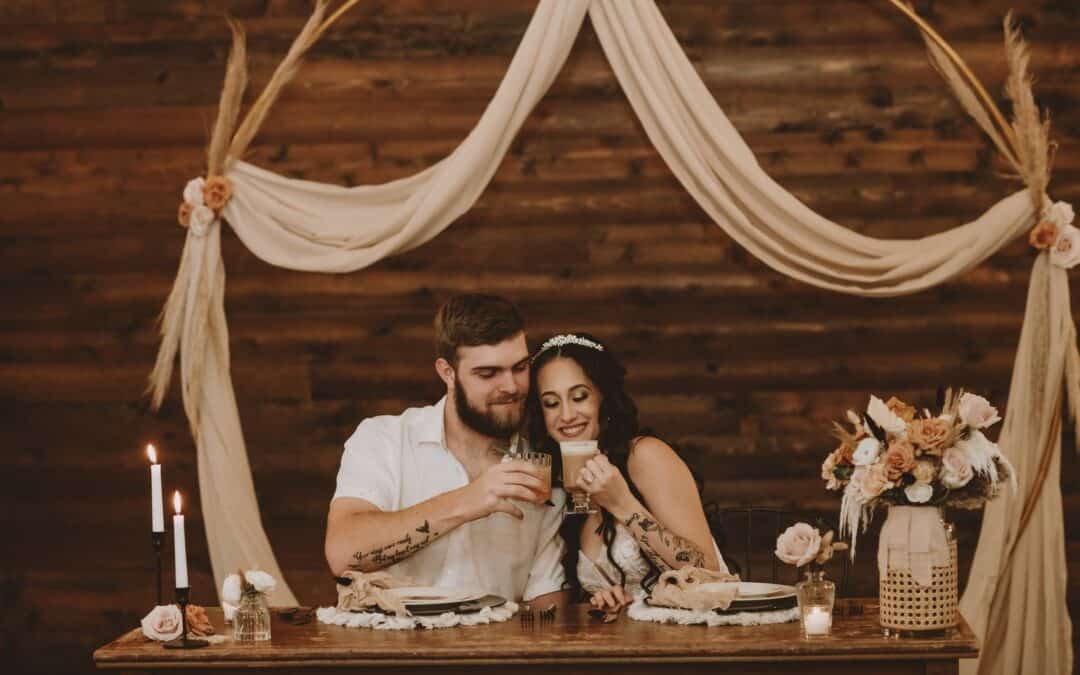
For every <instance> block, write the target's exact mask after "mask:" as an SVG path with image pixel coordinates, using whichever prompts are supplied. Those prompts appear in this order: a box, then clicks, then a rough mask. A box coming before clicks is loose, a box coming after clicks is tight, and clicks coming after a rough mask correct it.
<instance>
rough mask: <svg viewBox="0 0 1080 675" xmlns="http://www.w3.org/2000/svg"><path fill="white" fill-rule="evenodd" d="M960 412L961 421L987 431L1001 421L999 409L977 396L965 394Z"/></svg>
mask: <svg viewBox="0 0 1080 675" xmlns="http://www.w3.org/2000/svg"><path fill="white" fill-rule="evenodd" d="M958 412H959V413H960V421H962V422H963V423H964V424H966V425H968V426H969V427H975V428H976V429H985V428H986V427H989V426H993V425H994V424H996V423H997V422H999V421H1001V417H1000V416H999V415H998V411H997V408H995V407H994V406H992V405H990V401H987V400H986V399H985V398H983V397H982V396H977V395H975V394H968V393H965V394H964V395H963V396H961V397H960V405H959V407H958Z"/></svg>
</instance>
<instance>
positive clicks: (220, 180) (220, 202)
mask: <svg viewBox="0 0 1080 675" xmlns="http://www.w3.org/2000/svg"><path fill="white" fill-rule="evenodd" d="M202 193H203V201H205V202H206V205H207V206H209V207H210V208H212V209H213V210H215V211H220V210H221V209H223V208H225V204H226V203H227V202H228V201H229V198H230V197H232V182H230V181H229V179H228V178H226V177H225V176H210V177H209V178H207V179H206V184H205V185H204V186H203V189H202Z"/></svg>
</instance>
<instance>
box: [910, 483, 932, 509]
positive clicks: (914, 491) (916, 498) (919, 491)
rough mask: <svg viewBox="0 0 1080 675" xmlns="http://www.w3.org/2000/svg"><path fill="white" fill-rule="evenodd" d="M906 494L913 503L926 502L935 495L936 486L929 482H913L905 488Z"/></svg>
mask: <svg viewBox="0 0 1080 675" xmlns="http://www.w3.org/2000/svg"><path fill="white" fill-rule="evenodd" d="M904 495H905V496H906V497H907V498H908V501H909V502H911V503H912V504H925V503H926V502H928V501H930V498H931V497H933V496H934V488H933V487H931V486H930V484H929V483H918V482H916V483H912V484H911V485H909V486H907V487H906V488H904Z"/></svg>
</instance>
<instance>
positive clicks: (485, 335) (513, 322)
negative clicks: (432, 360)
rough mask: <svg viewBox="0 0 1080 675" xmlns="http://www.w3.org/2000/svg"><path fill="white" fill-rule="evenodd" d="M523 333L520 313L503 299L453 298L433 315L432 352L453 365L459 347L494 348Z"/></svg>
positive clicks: (492, 297)
mask: <svg viewBox="0 0 1080 675" xmlns="http://www.w3.org/2000/svg"><path fill="white" fill-rule="evenodd" d="M523 330H525V321H524V320H523V319H522V318H521V312H519V311H518V308H517V307H515V306H514V303H512V302H510V301H509V300H507V299H506V298H500V297H499V296H497V295H484V294H482V293H466V294H464V295H455V296H454V297H452V298H450V299H449V300H447V301H446V303H445V304H444V305H443V306H442V307H440V308H439V311H438V312H437V313H436V314H435V353H436V354H437V355H438V356H440V357H442V358H444V359H446V360H447V361H449V362H450V363H451V364H452V365H454V366H456V365H457V349H458V347H475V346H477V345H497V344H499V343H500V342H502V341H503V340H506V339H508V338H512V337H514V336H515V335H517V334H518V333H520V332H521V331H523Z"/></svg>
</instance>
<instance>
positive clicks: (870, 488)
mask: <svg viewBox="0 0 1080 675" xmlns="http://www.w3.org/2000/svg"><path fill="white" fill-rule="evenodd" d="M892 486H893V483H892V481H890V480H889V477H888V476H887V475H886V473H885V465H884V464H872V465H871V466H868V467H867V468H866V474H865V475H864V476H863V478H862V481H861V482H860V483H859V488H860V489H861V490H862V493H863V499H864V500H866V501H869V500H871V499H874V498H875V497H878V496H880V495H881V493H882V492H885V491H886V490H888V489H890V488H891V487H892Z"/></svg>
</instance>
